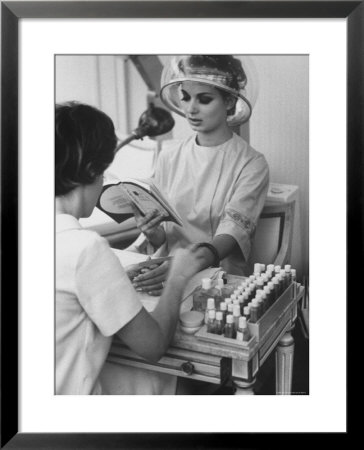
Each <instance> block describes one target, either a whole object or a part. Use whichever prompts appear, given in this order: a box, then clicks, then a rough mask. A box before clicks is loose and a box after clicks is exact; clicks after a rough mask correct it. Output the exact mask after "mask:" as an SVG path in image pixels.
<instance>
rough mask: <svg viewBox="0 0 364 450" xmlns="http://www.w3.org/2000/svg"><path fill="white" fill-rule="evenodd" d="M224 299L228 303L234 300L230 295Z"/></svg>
mask: <svg viewBox="0 0 364 450" xmlns="http://www.w3.org/2000/svg"><path fill="white" fill-rule="evenodd" d="M224 301H225V303H226V304H227V305H229V304H230V303H232V302H233V301H232V300H231V298H230V297H226V298H225V300H224Z"/></svg>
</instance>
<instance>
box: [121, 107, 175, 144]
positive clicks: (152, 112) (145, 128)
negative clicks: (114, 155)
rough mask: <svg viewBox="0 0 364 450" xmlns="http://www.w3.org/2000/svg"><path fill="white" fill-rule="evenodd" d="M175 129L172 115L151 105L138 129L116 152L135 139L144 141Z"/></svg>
mask: <svg viewBox="0 0 364 450" xmlns="http://www.w3.org/2000/svg"><path fill="white" fill-rule="evenodd" d="M173 127H174V119H173V117H172V115H171V113H170V112H169V111H167V110H166V109H163V108H159V107H158V106H154V104H153V103H150V104H149V107H148V109H147V110H146V111H144V112H143V114H142V115H141V116H140V118H139V122H138V127H137V128H135V130H133V131H132V132H131V135H130V136H128V137H127V138H126V139H125V140H124V141H122V142H120V144H119V145H118V146H117V148H116V151H118V150H120V149H121V147H124V145H126V144H129V142H131V141H133V140H134V139H143V137H144V136H149V137H153V136H159V135H160V134H164V133H168V131H171V130H172V128H173Z"/></svg>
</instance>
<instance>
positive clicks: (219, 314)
mask: <svg viewBox="0 0 364 450" xmlns="http://www.w3.org/2000/svg"><path fill="white" fill-rule="evenodd" d="M222 317H223V314H222V312H221V311H217V313H216V320H222Z"/></svg>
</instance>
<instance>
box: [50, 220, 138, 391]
mask: <svg viewBox="0 0 364 450" xmlns="http://www.w3.org/2000/svg"><path fill="white" fill-rule="evenodd" d="M55 308H56V314H55V320H56V347H55V353H56V355H55V356H56V368H55V369H56V376H55V384H56V389H55V390H56V394H63V395H64V394H72V395H80V394H103V393H104V392H103V389H102V385H101V383H100V379H99V376H100V372H101V369H102V367H103V365H104V363H105V360H106V357H107V354H108V352H109V349H110V345H111V340H112V336H113V334H115V333H116V332H118V331H119V330H120V329H121V328H122V327H123V326H124V325H126V324H127V323H128V322H130V320H132V319H133V318H134V317H135V316H136V315H137V314H138V313H139V311H140V310H141V309H142V304H141V302H140V301H139V299H138V297H137V295H136V292H135V290H134V288H133V286H132V284H131V282H130V280H129V278H128V276H127V274H126V272H125V270H124V269H123V268H122V266H121V265H120V262H119V260H118V258H117V257H116V256H115V255H114V253H113V252H112V251H111V249H110V247H109V245H108V243H107V241H106V240H105V239H104V238H102V237H100V236H99V235H98V234H97V233H95V232H94V231H90V230H85V229H83V228H82V227H81V225H80V223H79V222H78V220H77V219H76V218H75V217H73V216H71V215H68V214H59V215H57V216H56V301H55Z"/></svg>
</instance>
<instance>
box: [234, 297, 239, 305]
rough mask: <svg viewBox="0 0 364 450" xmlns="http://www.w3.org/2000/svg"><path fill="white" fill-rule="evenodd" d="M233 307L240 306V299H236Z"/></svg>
mask: <svg viewBox="0 0 364 450" xmlns="http://www.w3.org/2000/svg"><path fill="white" fill-rule="evenodd" d="M233 305H234V306H240V302H239V299H238V298H235V299H234V300H233Z"/></svg>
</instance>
